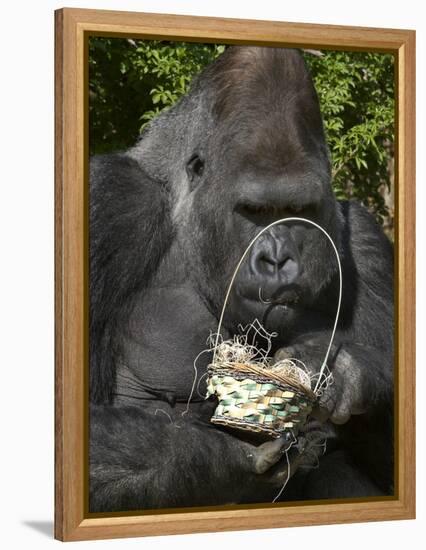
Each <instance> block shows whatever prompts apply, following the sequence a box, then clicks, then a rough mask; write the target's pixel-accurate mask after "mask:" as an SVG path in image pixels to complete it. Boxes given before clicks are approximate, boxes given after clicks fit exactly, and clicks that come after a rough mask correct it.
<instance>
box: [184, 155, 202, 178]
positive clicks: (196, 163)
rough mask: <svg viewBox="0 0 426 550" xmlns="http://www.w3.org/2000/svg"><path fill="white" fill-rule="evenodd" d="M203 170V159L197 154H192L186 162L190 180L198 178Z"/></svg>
mask: <svg viewBox="0 0 426 550" xmlns="http://www.w3.org/2000/svg"><path fill="white" fill-rule="evenodd" d="M203 172H204V161H203V159H202V158H200V157H199V156H198V155H192V157H191V158H190V159H189V161H188V162H187V164H186V173H187V174H188V178H189V179H190V181H191V182H194V181H195V179H196V178H200V177H201V176H202V175H203Z"/></svg>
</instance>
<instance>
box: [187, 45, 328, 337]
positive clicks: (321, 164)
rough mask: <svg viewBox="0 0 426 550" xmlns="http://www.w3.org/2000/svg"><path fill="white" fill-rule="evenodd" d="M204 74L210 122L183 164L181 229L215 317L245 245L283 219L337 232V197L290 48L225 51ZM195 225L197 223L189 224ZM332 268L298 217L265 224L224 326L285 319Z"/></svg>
mask: <svg viewBox="0 0 426 550" xmlns="http://www.w3.org/2000/svg"><path fill="white" fill-rule="evenodd" d="M227 53H228V57H229V59H225V60H223V59H222V60H221V61H222V63H221V66H220V68H219V69H218V75H220V79H219V76H218V75H214V76H215V78H213V79H212V80H213V83H214V85H216V86H217V88H218V89H215V88H214V86H213V92H212V97H213V106H212V108H211V109H212V112H213V125H212V128H211V130H210V131H209V132H208V139H206V141H205V142H204V143H203V144H202V146H201V147H198V148H197V150H196V151H195V152H194V154H193V156H192V157H191V158H190V160H189V163H188V165H187V172H188V177H189V179H190V182H191V185H192V186H193V190H192V192H191V194H192V204H191V216H190V223H189V224H188V228H189V231H190V234H191V240H192V242H194V241H195V242H196V249H197V256H198V257H199V258H201V265H202V266H203V269H202V272H201V273H200V271H199V270H197V275H196V278H197V281H198V284H200V281H202V288H200V292H201V294H202V295H203V296H205V297H207V298H208V301H209V302H210V304H211V307H212V308H213V309H214V311H215V313H216V314H217V313H218V311H220V306H221V305H222V303H223V300H224V297H225V293H226V288H227V285H228V284H229V281H230V279H231V276H232V273H233V270H234V269H235V267H236V265H237V263H238V260H239V258H240V257H241V255H242V254H243V252H244V250H245V248H246V247H247V245H248V244H249V242H250V241H251V239H253V238H254V237H255V236H256V235H257V234H258V233H259V232H260V231H261V230H262V229H263V228H264V227H266V226H267V225H269V224H270V223H272V222H274V221H276V220H278V219H280V218H286V217H292V216H297V217H303V218H307V219H310V220H312V221H315V222H316V223H318V224H320V225H321V226H323V227H324V228H325V229H326V230H328V231H329V232H330V233H331V235H332V236H333V237H334V238H336V235H337V218H336V202H335V199H334V196H333V194H332V192H331V187H330V172H329V160H328V155H327V149H326V145H325V140H324V135H323V129H322V121H321V116H320V112H319V106H318V101H317V98H316V94H315V91H314V89H313V85H312V83H311V80H310V78H309V75H308V74H307V72H306V68H305V66H304V63H303V59H302V58H301V55H300V54H299V53H298V52H295V51H292V50H270V49H267V48H265V49H258V48H256V49H249V48H241V49H237V50H234V51H228V52H227ZM195 228H197V230H195ZM335 268H336V261H335V258H334V255H333V251H332V248H331V246H330V244H329V242H328V241H327V239H326V237H325V236H324V235H323V234H322V233H321V232H320V231H319V230H318V229H316V228H313V227H312V226H311V225H309V224H306V223H303V222H291V223H288V224H282V225H279V226H274V227H273V228H272V229H270V230H269V231H268V232H267V233H264V234H263V235H262V236H261V237H260V238H259V239H258V240H257V241H256V243H255V244H254V245H253V247H252V249H251V251H250V253H249V254H248V255H247V257H246V260H245V261H244V263H243V264H242V266H241V269H240V271H239V273H238V276H237V278H236V281H235V285H234V288H233V291H232V294H231V296H230V302H229V305H228V308H227V315H226V318H225V319H226V321H225V322H226V324H227V325H228V327H230V328H231V327H232V328H233V329H235V328H236V326H237V325H238V324H239V323H242V324H247V323H250V322H252V321H253V320H254V319H255V318H258V319H259V320H263V322H264V323H265V324H266V326H267V328H269V329H270V330H276V329H279V330H283V329H285V328H286V326H290V325H291V324H293V323H294V321H295V319H296V318H297V316H298V315H300V313H301V312H302V311H303V310H304V309H305V308H306V306H308V305H310V304H311V303H312V301H313V300H314V299H315V297H316V296H317V295H318V293H319V291H320V290H321V288H322V287H323V286H324V285H326V284H327V283H328V282H329V280H330V277H331V276H332V275H333V273H334V270H335Z"/></svg>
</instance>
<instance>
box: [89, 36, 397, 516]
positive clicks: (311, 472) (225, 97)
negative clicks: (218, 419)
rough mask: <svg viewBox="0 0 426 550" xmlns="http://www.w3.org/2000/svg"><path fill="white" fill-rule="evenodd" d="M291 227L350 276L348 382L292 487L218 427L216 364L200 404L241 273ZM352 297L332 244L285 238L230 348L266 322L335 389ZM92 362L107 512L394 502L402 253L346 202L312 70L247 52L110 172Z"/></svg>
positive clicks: (97, 494)
mask: <svg viewBox="0 0 426 550" xmlns="http://www.w3.org/2000/svg"><path fill="white" fill-rule="evenodd" d="M288 216H299V217H304V218H308V219H310V220H312V221H315V222H316V223H317V224H319V225H321V226H322V227H323V228H325V229H326V231H327V232H328V233H329V234H330V235H331V236H332V238H333V240H334V242H335V243H336V246H337V247H338V250H339V255H340V257H341V262H342V269H343V301H342V310H341V315H340V319H339V324H338V329H337V332H336V337H335V340H334V344H333V347H332V350H331V354H330V357H329V362H328V367H329V369H330V371H331V372H332V374H333V380H334V382H333V384H331V385H330V386H329V387H328V388H327V390H326V391H325V392H324V393H323V395H322V396H321V398H320V401H319V403H318V407H316V408H315V410H314V413H313V415H312V418H310V419H309V421H308V425H309V429H308V427H306V436H304V438H303V439H304V441H305V444H306V445H305V444H304V445H300V446H299V448H298V449H292V451H291V453H293V454H290V453H289V455H288V456H289V457H290V458H289V464H290V470H289V467H288V465H287V462H286V460H285V459H284V456H283V453H284V450H285V448H284V445H285V443H284V442H283V440H284V439H285V438H279V439H277V440H273V441H266V442H265V441H263V442H262V441H260V442H259V441H254V440H252V439H250V437H247V436H244V435H242V434H241V433H237V432H236V431H234V432H232V431H230V430H226V429H224V428H219V427H217V426H214V425H213V424H211V423H210V418H211V416H212V414H213V411H214V408H215V402H214V398H210V399H209V400H205V399H204V395H205V377H204V378H203V377H202V375H203V374H204V373H205V372H206V370H207V366H208V363H209V360H211V356H210V357H209V356H208V355H207V354H206V355H204V356H202V357H201V358H200V360H199V361H198V362H197V373H196V374H197V378H196V382H197V384H195V389H196V390H197V389H199V391H192V390H193V386H194V377H195V372H194V359H195V358H196V357H197V355H198V354H199V353H200V351H201V350H203V349H205V347H206V338H207V337H208V336H209V334H210V333H211V332H213V333H214V332H215V331H216V330H217V323H218V318H219V315H220V311H221V307H222V304H223V300H224V295H225V292H226V289H227V285H228V283H229V280H230V278H231V276H232V273H233V271H234V268H235V266H236V264H237V262H238V260H239V258H240V257H241V255H242V253H243V252H244V250H245V248H246V247H247V245H248V243H249V242H250V241H251V239H252V238H253V237H254V236H255V235H256V234H257V233H259V231H260V230H261V229H262V228H264V227H266V226H267V225H269V224H270V223H271V222H273V221H274V220H278V219H280V218H284V217H288ZM338 283H339V279H338V270H337V262H336V258H335V256H334V254H333V250H332V247H331V246H330V243H328V242H327V239H326V238H325V237H324V235H322V234H321V232H320V231H318V230H317V229H316V228H315V227H312V226H311V225H310V224H306V223H305V224H304V223H303V222H297V223H296V222H294V223H290V224H288V225H287V224H284V225H279V226H275V227H273V228H272V229H271V230H270V231H268V232H267V233H266V234H264V235H263V237H262V238H260V239H259V240H258V241H257V242H256V244H255V245H254V246H253V248H252V250H251V253H250V255H249V258H248V261H247V262H245V263H244V264H243V267H242V269H241V270H240V272H239V274H238V277H237V279H236V282H235V285H234V288H233V291H232V294H231V298H230V303H229V307H228V309H227V313H226V316H225V319H224V328H223V335H224V337H231V336H232V335H233V334H235V332H236V331H237V330H238V327H239V326H240V325H241V324H242V325H244V324H247V323H250V322H252V321H253V320H254V319H262V322H263V323H264V324H265V326H266V327H267V329H268V330H270V331H272V330H273V331H275V332H276V333H277V334H278V336H277V338H276V339H275V340H274V349H273V350H272V353H274V354H275V356H276V357H277V358H280V357H296V358H299V359H300V360H302V361H304V362H305V364H306V365H308V366H309V368H310V369H312V371H313V372H316V371H317V370H319V366H320V365H321V360H322V358H323V357H324V355H325V351H326V348H327V346H328V343H329V340H330V336H331V330H332V327H333V322H334V317H335V312H336V304H337V299H338ZM260 291H261V292H260ZM89 347H90V429H89V432H90V437H89V439H90V446H89V462H90V474H89V489H90V491H89V492H90V503H89V510H90V512H115V511H129V510H144V509H153V508H173V507H187V506H211V505H223V504H245V503H263V502H271V501H272V500H273V499H274V497H275V496H276V495H277V493H278V491H279V490H280V487H282V485H283V482H284V481H286V480H287V478H290V475H291V478H290V480H289V482H288V484H287V486H286V488H285V490H284V491H283V492H282V495H281V496H280V500H287V501H289V500H291V501H295V500H309V499H327V498H333V499H336V498H356V497H367V496H370V497H371V496H374V497H381V496H383V495H392V494H393V490H394V489H393V479H394V470H393V468H394V466H393V250H392V245H391V244H390V242H389V240H388V239H387V237H386V236H385V235H384V233H383V232H382V230H381V228H380V227H379V225H378V224H377V223H376V221H375V219H374V218H373V216H372V215H371V214H369V213H368V211H367V210H366V209H365V208H364V207H363V206H361V205H360V204H358V203H357V202H354V201H337V200H336V198H335V196H334V194H333V191H332V187H331V169H330V156H329V151H328V149H327V146H326V141H325V135H324V128H323V123H322V118H321V114H320V108H319V103H318V98H317V95H316V91H315V88H314V85H313V82H312V80H311V77H310V74H309V72H308V70H307V68H306V66H305V63H304V60H303V56H302V54H301V52H300V51H297V50H292V49H284V48H277V49H274V48H269V47H248V46H234V47H229V48H228V49H227V50H226V51H225V52H224V53H223V54H222V55H221V56H220V57H218V58H217V59H216V60H215V61H214V62H213V63H212V64H211V65H209V66H208V67H206V68H205V69H204V71H203V72H202V73H201V74H200V75H199V76H197V77H196V78H195V79H194V80H193V83H192V85H191V89H190V91H189V92H188V93H187V94H186V95H185V96H184V97H182V99H181V100H180V101H179V102H178V103H177V104H176V105H175V106H174V107H173V108H171V109H169V110H167V111H166V112H163V113H162V114H161V115H160V116H158V117H157V118H156V119H155V120H154V121H153V122H152V123H151V124H150V126H149V127H148V129H147V130H145V131H144V132H143V134H142V136H141V138H140V140H139V141H138V143H137V144H136V145H135V146H134V147H132V148H130V149H129V150H127V151H125V152H119V153H115V154H107V155H100V156H94V157H93V158H92V159H91V163H90V346H89ZM203 357H204V359H203ZM197 385H198V386H199V388H197V387H196V386H197ZM190 397H191V399H190ZM189 400H190V402H189ZM318 433H321V434H323V435H324V434H325V437H326V438H327V440H326V445H322V446H321V449H320V451H321V452H319V447H320V445H319V444H318V443H315V442H318V438H316V436H315V435H314V436H312V437H310V434H318ZM308 451H309V452H308ZM308 455H309V456H308ZM313 455H314V457H315V460H313V459H312V456H313ZM298 465H299V466H300V467H298Z"/></svg>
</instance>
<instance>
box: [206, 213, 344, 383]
mask: <svg viewBox="0 0 426 550" xmlns="http://www.w3.org/2000/svg"><path fill="white" fill-rule="evenodd" d="M295 221H298V222H304V223H309V224H311V225H313V226H314V227H316V228H317V229H319V230H320V231H322V233H323V234H324V235H325V236H326V237H327V239H328V240H329V241H330V243H331V245H332V247H333V250H334V253H335V255H336V259H337V265H338V267H339V300H338V303H337V310H336V318H335V320H334V326H333V331H332V333H331V338H330V343H329V344H328V348H327V351H326V354H325V357H324V361H323V362H322V365H321V368H320V371H319V376H318V380H317V383H316V384H315V389H314V393H316V392H317V390H318V387H319V386H320V381H321V378H322V376H323V374H324V370H325V367H326V366H327V361H328V357H329V355H330V351H331V346H332V344H333V340H334V336H335V334H336V328H337V323H338V321H339V315H340V306H341V303H342V265H341V262H340V257H339V253H338V251H337V248H336V245H335V244H334V241H333V239H332V238H331V237H330V235H329V234H328V233H327V231H326V230H325V229H324V228H323V227H321V226H320V225H318V224H317V223H315V222H313V221H311V220H308V219H306V218H300V217H296V216H293V217H290V218H281V219H280V220H276V221H274V222H272V223H270V224H269V225H268V226H266V227H264V228H263V229H262V230H261V231H259V233H258V234H257V235H256V236H255V237H254V238H253V239H252V240H251V241H250V243H249V245H248V246H247V248H246V249H245V251H244V254H243V255H242V256H241V258H240V261H239V262H238V264H237V267H236V268H235V270H234V273H233V275H232V278H231V281H230V283H229V286H228V290H227V291H226V295H225V301H224V302H223V307H222V312H221V314H220V318H219V324H218V327H217V335H216V341H215V344H214V348H213V349H214V351H213V363H214V362H215V359H216V353H217V348H218V344H219V338H220V330H221V328H222V322H223V317H224V314H225V309H226V306H227V304H228V299H229V295H230V293H231V289H232V285H233V284H234V281H235V277H236V276H237V274H238V271H239V269H240V267H241V264H242V263H243V261H244V259H245V258H246V256H247V254H248V253H249V252H250V250H251V248H252V246H253V245H254V243H255V242H256V241H257V239H258V238H259V237H260V236H261V235H263V233H266V231H269V229H271V227H274V226H275V225H279V224H280V223H286V222H295Z"/></svg>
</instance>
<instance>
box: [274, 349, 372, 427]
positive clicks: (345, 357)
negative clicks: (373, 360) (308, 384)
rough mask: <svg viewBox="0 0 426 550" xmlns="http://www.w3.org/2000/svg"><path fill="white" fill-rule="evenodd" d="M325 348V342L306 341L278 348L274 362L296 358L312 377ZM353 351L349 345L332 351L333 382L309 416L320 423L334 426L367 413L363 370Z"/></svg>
mask: <svg viewBox="0 0 426 550" xmlns="http://www.w3.org/2000/svg"><path fill="white" fill-rule="evenodd" d="M327 345H328V342H326V341H324V340H322V341H321V340H318V339H309V340H307V341H305V342H303V343H296V344H295V345H292V346H290V347H286V348H281V349H280V350H278V351H277V352H276V354H275V360H280V359H285V358H292V357H293V358H296V359H299V360H301V361H303V363H304V364H305V365H306V367H307V368H308V370H309V371H310V372H311V373H313V374H315V373H317V372H318V370H319V368H320V367H321V362H322V358H323V356H324V352H325V349H326V347H327ZM353 351H357V350H355V346H351V345H348V346H346V345H341V346H340V347H339V348H337V346H335V347H334V349H332V352H331V354H330V358H331V360H330V361H329V368H330V372H331V374H332V379H331V381H330V383H329V384H328V386H327V387H326V388H325V389H324V391H323V392H322V394H321V396H320V398H319V401H318V406H317V407H316V408H315V409H314V411H313V413H312V414H313V416H315V417H316V418H318V419H319V420H320V421H322V422H325V421H326V420H328V419H330V420H331V421H332V422H333V423H334V424H344V423H346V422H347V421H348V420H349V418H350V417H351V415H353V414H362V413H364V412H365V411H366V408H367V405H368V404H367V403H366V399H365V395H366V393H367V392H366V391H365V387H366V383H367V380H366V379H365V377H366V374H365V368H363V365H362V362H361V361H360V360H359V358H357V353H353ZM367 366H368V364H367Z"/></svg>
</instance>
